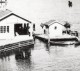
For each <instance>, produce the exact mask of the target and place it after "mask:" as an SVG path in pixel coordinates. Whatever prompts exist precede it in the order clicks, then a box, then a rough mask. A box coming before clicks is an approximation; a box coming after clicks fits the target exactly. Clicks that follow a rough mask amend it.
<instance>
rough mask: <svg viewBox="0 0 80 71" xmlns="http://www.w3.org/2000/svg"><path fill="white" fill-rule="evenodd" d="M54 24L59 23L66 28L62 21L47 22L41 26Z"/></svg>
mask: <svg viewBox="0 0 80 71" xmlns="http://www.w3.org/2000/svg"><path fill="white" fill-rule="evenodd" d="M54 23H58V24H60V25H62V26H64V24H65V23H64V22H61V21H56V20H50V21H48V22H45V23H41V26H51V25H52V24H54Z"/></svg>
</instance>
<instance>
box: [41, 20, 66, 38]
mask: <svg viewBox="0 0 80 71" xmlns="http://www.w3.org/2000/svg"><path fill="white" fill-rule="evenodd" d="M63 23H64V22H63ZM63 23H60V22H58V21H56V20H50V21H48V22H46V23H43V24H41V27H42V29H43V34H45V35H49V36H50V37H51V38H52V37H58V36H62V35H64V34H63V31H64V30H66V27H65V26H64V24H63Z"/></svg>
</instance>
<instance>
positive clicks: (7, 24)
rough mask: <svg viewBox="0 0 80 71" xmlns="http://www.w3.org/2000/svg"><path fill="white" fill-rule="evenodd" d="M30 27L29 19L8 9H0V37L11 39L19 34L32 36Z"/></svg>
mask: <svg viewBox="0 0 80 71" xmlns="http://www.w3.org/2000/svg"><path fill="white" fill-rule="evenodd" d="M32 28H33V27H32V23H31V21H29V20H27V19H25V18H23V17H21V16H19V15H17V14H15V13H13V12H12V11H10V10H8V9H6V10H0V39H13V38H14V37H16V36H19V35H26V36H29V37H32V31H33V29H32Z"/></svg>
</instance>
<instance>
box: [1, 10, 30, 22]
mask: <svg viewBox="0 0 80 71" xmlns="http://www.w3.org/2000/svg"><path fill="white" fill-rule="evenodd" d="M11 15H14V16H16V17H18V18H21V19H23V20H25V21H27V22H29V23H31V21H29V20H27V19H25V18H23V17H21V16H19V15H17V14H14V13H13V12H12V11H10V10H8V9H6V10H0V21H2V20H4V19H6V18H7V17H9V16H11Z"/></svg>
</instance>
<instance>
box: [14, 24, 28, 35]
mask: <svg viewBox="0 0 80 71" xmlns="http://www.w3.org/2000/svg"><path fill="white" fill-rule="evenodd" d="M22 25H23V24H21V23H19V24H15V25H14V34H15V36H17V35H30V32H29V24H25V23H24V26H22Z"/></svg>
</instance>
